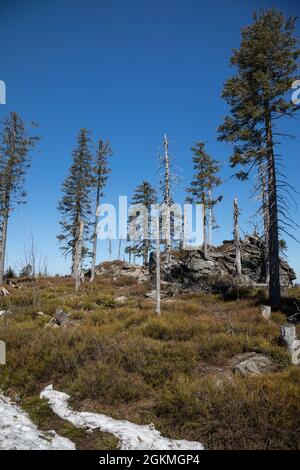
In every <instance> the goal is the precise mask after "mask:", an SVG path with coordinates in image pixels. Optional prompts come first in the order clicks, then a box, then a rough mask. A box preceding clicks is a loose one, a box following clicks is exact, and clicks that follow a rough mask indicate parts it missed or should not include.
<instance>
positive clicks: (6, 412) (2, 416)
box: [0, 394, 75, 450]
mask: <svg viewBox="0 0 300 470" xmlns="http://www.w3.org/2000/svg"><path fill="white" fill-rule="evenodd" d="M0 449H1V450H75V445H74V444H73V442H71V441H70V440H69V439H66V438H64V437H61V436H59V435H58V434H56V432H55V431H49V432H47V433H42V432H40V431H39V430H38V428H37V427H36V426H35V425H34V424H33V423H32V422H31V421H30V419H29V418H28V416H27V415H26V413H25V412H24V411H22V410H21V409H20V408H19V407H18V406H17V405H15V404H13V403H11V401H10V400H9V399H8V398H6V397H4V396H3V395H1V394H0Z"/></svg>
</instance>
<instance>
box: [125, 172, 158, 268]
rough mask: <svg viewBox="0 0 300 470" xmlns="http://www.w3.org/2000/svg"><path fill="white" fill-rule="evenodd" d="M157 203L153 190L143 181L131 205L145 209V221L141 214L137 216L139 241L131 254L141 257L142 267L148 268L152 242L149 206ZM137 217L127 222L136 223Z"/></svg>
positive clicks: (136, 190) (135, 192)
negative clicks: (137, 205)
mask: <svg viewBox="0 0 300 470" xmlns="http://www.w3.org/2000/svg"><path fill="white" fill-rule="evenodd" d="M156 202H157V196H156V191H155V189H154V188H153V187H152V186H151V184H150V183H149V182H148V181H143V182H142V183H141V184H140V185H139V186H137V188H136V189H135V191H134V194H133V196H132V204H142V205H143V206H144V207H145V208H146V213H147V220H144V219H143V214H140V216H139V223H140V225H141V228H144V229H145V230H142V231H141V232H142V233H141V240H137V241H135V243H134V247H133V248H132V252H134V253H135V254H136V255H137V256H142V257H143V264H144V266H148V256H149V250H150V248H151V247H152V241H151V238H150V235H151V233H150V224H151V204H155V203H156ZM136 222H137V217H133V218H131V219H130V220H129V223H136Z"/></svg>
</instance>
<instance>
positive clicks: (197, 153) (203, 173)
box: [186, 142, 222, 259]
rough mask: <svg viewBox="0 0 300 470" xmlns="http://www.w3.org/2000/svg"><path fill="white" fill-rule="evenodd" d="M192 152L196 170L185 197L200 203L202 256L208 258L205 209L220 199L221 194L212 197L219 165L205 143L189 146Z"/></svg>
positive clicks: (189, 200)
mask: <svg viewBox="0 0 300 470" xmlns="http://www.w3.org/2000/svg"><path fill="white" fill-rule="evenodd" d="M191 151H192V152H193V163H194V170H195V171H196V173H195V175H194V177H193V180H192V182H191V185H190V186H189V187H188V188H187V189H186V190H187V192H188V193H189V194H190V195H191V196H189V197H188V198H187V201H188V202H194V203H198V204H201V205H202V214H203V217H202V222H203V256H204V258H205V259H207V258H208V253H207V210H208V209H212V208H213V207H214V206H215V205H216V204H217V202H219V201H221V199H222V196H219V197H217V198H213V197H212V191H213V189H214V188H216V187H217V186H220V184H221V183H222V181H221V178H220V177H219V176H218V173H219V171H220V165H219V163H218V161H217V160H214V159H213V158H212V157H211V156H210V155H208V154H207V153H206V152H205V144H204V143H203V142H197V143H196V144H195V145H194V146H192V147H191Z"/></svg>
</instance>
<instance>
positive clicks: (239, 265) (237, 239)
mask: <svg viewBox="0 0 300 470" xmlns="http://www.w3.org/2000/svg"><path fill="white" fill-rule="evenodd" d="M233 220H234V228H233V239H234V246H235V273H236V275H237V276H241V275H242V259H241V244H240V234H239V209H238V201H237V198H234V200H233Z"/></svg>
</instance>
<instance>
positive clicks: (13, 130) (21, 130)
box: [0, 112, 39, 283]
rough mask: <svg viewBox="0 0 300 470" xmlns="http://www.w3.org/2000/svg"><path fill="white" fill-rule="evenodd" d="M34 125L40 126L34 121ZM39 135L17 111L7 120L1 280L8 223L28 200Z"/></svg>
mask: <svg viewBox="0 0 300 470" xmlns="http://www.w3.org/2000/svg"><path fill="white" fill-rule="evenodd" d="M30 127H36V124H34V123H31V125H30ZM38 140H39V137H37V136H32V135H30V133H29V131H28V128H27V126H26V124H25V122H24V121H23V119H22V118H21V116H20V115H19V114H18V113H17V112H12V113H10V114H9V116H8V117H6V118H5V119H4V121H3V129H2V131H1V135H0V283H2V282H3V275H4V264H5V253H6V242H7V227H8V221H9V217H10V214H11V212H12V211H13V209H14V208H15V206H16V205H18V204H24V203H25V202H26V192H25V190H24V184H25V176H26V171H27V169H28V168H29V166H30V159H31V155H30V151H31V150H32V149H33V148H34V146H35V145H36V143H37V142H38Z"/></svg>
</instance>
